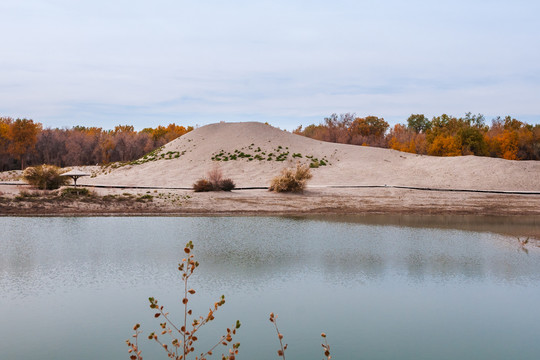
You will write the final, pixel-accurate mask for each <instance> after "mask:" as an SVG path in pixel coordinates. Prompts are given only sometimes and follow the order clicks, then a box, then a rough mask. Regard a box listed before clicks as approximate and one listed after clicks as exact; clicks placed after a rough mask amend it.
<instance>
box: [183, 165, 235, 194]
mask: <svg viewBox="0 0 540 360" xmlns="http://www.w3.org/2000/svg"><path fill="white" fill-rule="evenodd" d="M235 187H236V184H235V183H234V181H232V179H229V178H227V179H223V173H222V171H221V169H220V168H219V167H217V166H216V167H214V168H213V169H212V170H210V171H209V172H208V174H207V177H206V178H203V179H199V180H197V182H196V183H195V184H193V190H195V192H202V191H219V190H223V191H231V190H233V189H234V188H235Z"/></svg>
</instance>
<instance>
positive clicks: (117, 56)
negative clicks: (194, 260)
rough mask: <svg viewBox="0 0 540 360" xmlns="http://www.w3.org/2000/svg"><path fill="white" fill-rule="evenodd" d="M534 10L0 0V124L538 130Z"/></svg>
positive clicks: (431, 4) (313, 2) (498, 5)
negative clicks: (504, 126)
mask: <svg viewBox="0 0 540 360" xmlns="http://www.w3.org/2000/svg"><path fill="white" fill-rule="evenodd" d="M538 14H540V1H537V0H530V1H524V0H514V1H495V0H466V1H462V0H452V1H446V0H439V1H416V0H409V1H401V0H395V1H394V0H378V1H375V0H373V1H362V0H356V1H349V0H332V1H320V0H309V1H304V0H297V1H294V0H288V1H282V0H272V1H266V0H261V1H257V0H250V1H235V0H229V1H209V0H171V1H169V0H152V1H150V0H146V1H137V0H107V1H102V0H92V1H89V0H0V54H1V55H0V116H10V117H13V118H23V117H24V118H31V119H33V120H34V121H38V122H41V123H43V125H44V126H45V127H72V126H75V125H82V126H98V127H102V128H104V129H111V128H114V126H115V125H119V124H129V125H134V126H135V128H136V129H138V130H140V129H142V128H145V127H156V126H157V125H167V124H169V123H173V122H174V123H176V124H179V125H184V126H186V125H199V126H201V125H205V124H209V123H215V122H219V121H227V122H229V121H261V122H269V123H270V124H272V125H274V126H278V127H280V128H282V129H287V130H292V129H294V128H296V127H297V126H299V125H304V126H305V125H308V124H311V123H319V122H321V121H323V119H324V117H327V116H329V115H331V114H332V113H338V114H340V113H347V112H351V113H356V114H357V116H361V117H363V116H368V115H374V116H379V117H382V118H384V119H385V120H387V121H388V122H389V123H390V124H391V125H392V124H395V123H405V122H406V120H407V118H408V117H409V115H411V114H425V115H426V116H428V117H430V118H431V117H432V116H438V115H441V114H443V113H446V114H450V115H454V116H463V115H464V114H465V113H466V112H472V113H474V114H477V113H481V114H484V115H485V116H486V119H487V120H488V122H489V121H490V119H491V118H493V117H495V116H497V115H500V116H506V115H511V116H513V117H516V118H518V119H520V120H523V121H526V122H528V123H531V124H538V123H540V21H538Z"/></svg>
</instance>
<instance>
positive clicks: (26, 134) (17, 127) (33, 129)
mask: <svg viewBox="0 0 540 360" xmlns="http://www.w3.org/2000/svg"><path fill="white" fill-rule="evenodd" d="M40 131H41V124H39V123H37V124H36V123H34V121H33V120H29V119H17V120H15V121H13V122H12V123H11V126H10V127H9V130H8V134H7V138H8V140H9V141H10V143H9V145H8V151H9V153H10V154H11V155H12V156H14V157H16V158H18V159H19V161H20V163H21V169H24V164H25V158H26V157H27V156H28V155H29V154H31V153H32V152H33V151H34V150H35V146H36V143H37V136H38V133H39V132H40Z"/></svg>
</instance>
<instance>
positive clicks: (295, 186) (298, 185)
mask: <svg viewBox="0 0 540 360" xmlns="http://www.w3.org/2000/svg"><path fill="white" fill-rule="evenodd" d="M312 177H313V175H312V174H311V171H310V170H309V167H308V166H307V165H301V164H300V163H298V164H296V168H285V169H283V170H281V174H280V175H279V176H276V177H275V178H273V179H272V182H271V183H270V187H269V189H268V190H270V191H276V192H302V191H304V189H305V187H306V184H307V181H308V180H309V179H311V178H312Z"/></svg>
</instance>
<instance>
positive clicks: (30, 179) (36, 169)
mask: <svg viewBox="0 0 540 360" xmlns="http://www.w3.org/2000/svg"><path fill="white" fill-rule="evenodd" d="M61 175H62V171H61V169H60V168H59V167H58V166H54V165H40V166H33V167H28V168H26V169H25V170H24V172H23V180H24V181H26V182H27V183H29V184H30V185H33V186H35V187H37V188H39V189H42V190H54V189H58V188H59V187H60V186H64V185H67V184H69V181H70V178H68V177H66V176H61Z"/></svg>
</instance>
